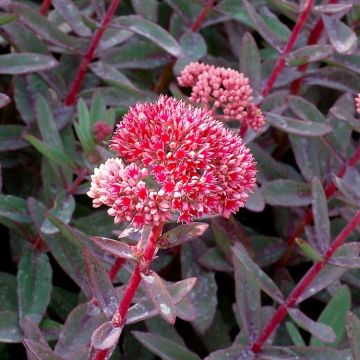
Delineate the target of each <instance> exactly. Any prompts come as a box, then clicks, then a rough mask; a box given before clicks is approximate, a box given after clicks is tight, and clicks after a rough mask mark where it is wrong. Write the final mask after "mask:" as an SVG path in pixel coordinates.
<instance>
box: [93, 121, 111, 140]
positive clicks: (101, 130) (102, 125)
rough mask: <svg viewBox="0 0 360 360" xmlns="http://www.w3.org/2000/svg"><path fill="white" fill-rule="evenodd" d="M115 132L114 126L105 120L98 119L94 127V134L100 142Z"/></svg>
mask: <svg viewBox="0 0 360 360" xmlns="http://www.w3.org/2000/svg"><path fill="white" fill-rule="evenodd" d="M112 132H113V129H112V127H111V126H110V125H109V124H108V123H106V122H105V121H102V120H100V121H97V122H96V123H95V125H94V127H93V134H94V135H95V139H96V141H97V142H98V143H101V142H103V141H104V140H105V139H107V138H108V137H109V136H110V135H111V134H112Z"/></svg>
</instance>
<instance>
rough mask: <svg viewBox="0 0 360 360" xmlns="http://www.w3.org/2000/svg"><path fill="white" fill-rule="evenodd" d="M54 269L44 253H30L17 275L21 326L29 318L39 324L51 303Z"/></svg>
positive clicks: (25, 256)
mask: <svg viewBox="0 0 360 360" xmlns="http://www.w3.org/2000/svg"><path fill="white" fill-rule="evenodd" d="M51 279H52V269H51V266H50V263H49V259H48V257H47V255H46V254H44V253H35V252H28V253H26V254H25V255H24V256H23V257H22V258H21V260H20V263H19V270H18V273H17V284H18V290H17V293H18V300H19V318H20V324H22V322H23V321H24V318H25V317H27V316H29V317H31V319H32V320H33V321H34V322H35V323H36V324H39V323H40V321H41V319H42V317H43V316H44V314H45V312H46V309H47V306H48V304H49V302H50V295H51V289H52V283H51Z"/></svg>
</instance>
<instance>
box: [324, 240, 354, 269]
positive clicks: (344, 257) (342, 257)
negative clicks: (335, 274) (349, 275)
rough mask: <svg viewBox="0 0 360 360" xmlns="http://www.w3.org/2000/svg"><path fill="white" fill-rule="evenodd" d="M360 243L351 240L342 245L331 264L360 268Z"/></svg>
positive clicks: (346, 267) (347, 267)
mask: <svg viewBox="0 0 360 360" xmlns="http://www.w3.org/2000/svg"><path fill="white" fill-rule="evenodd" d="M359 252H360V243H359V242H349V243H345V244H344V245H342V246H340V248H339V249H338V250H337V251H336V252H335V254H334V255H333V256H332V258H331V259H330V260H329V262H330V264H333V265H336V266H340V267H343V268H345V269H358V268H359V267H360V257H359Z"/></svg>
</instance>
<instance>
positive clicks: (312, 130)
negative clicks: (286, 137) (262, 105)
mask: <svg viewBox="0 0 360 360" xmlns="http://www.w3.org/2000/svg"><path fill="white" fill-rule="evenodd" d="M265 119H266V121H267V122H268V123H269V124H270V125H271V126H274V127H276V128H278V129H280V130H282V131H285V132H286V133H290V134H297V135H303V136H315V137H316V136H322V135H326V134H329V133H330V132H331V131H332V129H331V127H329V126H328V125H325V124H321V123H316V122H311V121H301V120H297V119H292V118H289V117H285V116H282V115H278V114H275V113H266V114H265Z"/></svg>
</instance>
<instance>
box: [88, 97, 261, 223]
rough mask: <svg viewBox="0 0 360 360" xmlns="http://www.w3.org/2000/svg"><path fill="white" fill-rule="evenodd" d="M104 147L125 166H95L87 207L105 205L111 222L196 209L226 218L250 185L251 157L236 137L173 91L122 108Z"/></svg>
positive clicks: (153, 219)
mask: <svg viewBox="0 0 360 360" xmlns="http://www.w3.org/2000/svg"><path fill="white" fill-rule="evenodd" d="M110 147H111V149H112V150H115V151H116V152H117V154H118V156H119V157H121V158H123V159H124V160H126V161H127V162H128V163H130V165H129V166H126V167H125V166H124V165H123V163H122V161H121V160H119V159H110V160H108V161H107V162H106V163H105V164H103V165H101V166H100V168H99V169H96V170H95V174H94V175H93V177H92V186H91V189H90V191H89V193H88V195H89V196H90V197H92V198H93V199H94V206H99V205H101V204H104V205H107V206H110V210H109V214H110V215H112V216H115V222H119V221H124V220H126V221H132V222H133V224H134V225H135V226H136V227H141V226H142V225H144V224H149V225H156V224H158V223H160V222H162V221H165V220H166V219H169V218H171V214H172V212H178V213H179V218H178V221H183V222H188V221H190V220H191V219H193V218H197V217H201V216H202V215H204V214H208V215H216V214H222V215H224V216H226V217H228V216H230V214H231V213H233V212H236V211H237V210H238V209H239V207H241V206H244V203H245V201H246V200H247V198H248V196H249V195H248V194H249V192H251V191H252V190H253V187H254V185H255V174H256V170H255V163H254V159H253V157H252V155H251V154H250V152H249V149H248V148H247V147H246V146H245V145H244V144H243V143H242V139H241V138H240V137H239V136H238V135H236V134H235V133H234V132H232V131H231V130H228V129H226V128H225V127H224V125H223V124H222V123H221V122H219V121H216V120H214V119H213V117H212V116H211V114H209V113H208V112H206V111H204V110H202V109H199V108H195V107H193V106H190V105H186V104H185V103H184V102H182V101H179V100H176V99H174V98H168V97H164V96H161V97H160V98H159V100H158V101H157V102H156V103H146V104H137V105H135V106H134V107H132V108H130V110H129V112H128V113H127V114H126V115H125V116H124V119H123V121H122V122H121V123H120V124H119V125H118V127H117V130H116V132H115V135H114V136H113V138H112V140H111V145H110ZM147 180H148V183H149V185H147V184H146V182H147ZM150 184H151V185H150Z"/></svg>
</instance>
